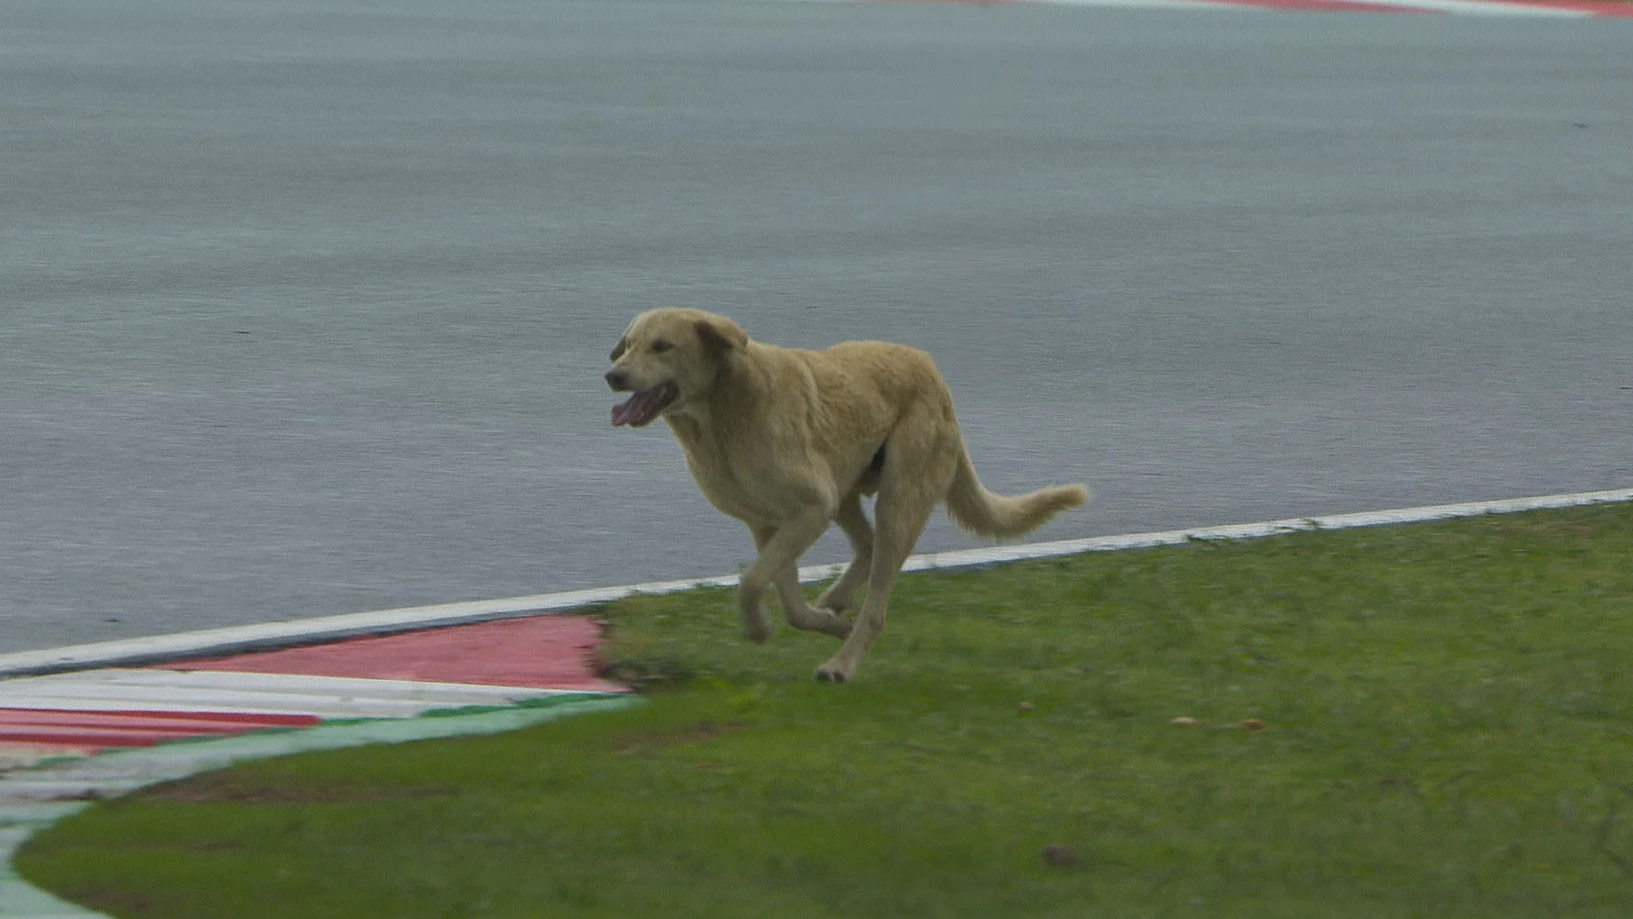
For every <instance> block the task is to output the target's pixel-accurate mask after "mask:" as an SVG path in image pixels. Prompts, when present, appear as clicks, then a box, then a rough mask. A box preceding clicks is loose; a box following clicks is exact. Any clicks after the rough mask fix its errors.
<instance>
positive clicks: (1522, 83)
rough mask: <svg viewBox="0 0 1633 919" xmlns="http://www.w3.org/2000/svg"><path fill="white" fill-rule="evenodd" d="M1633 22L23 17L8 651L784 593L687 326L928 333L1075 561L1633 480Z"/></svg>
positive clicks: (9, 79)
mask: <svg viewBox="0 0 1633 919" xmlns="http://www.w3.org/2000/svg"><path fill="white" fill-rule="evenodd" d="M1630 39H1633V21H1630V20H1623V21H1608V20H1600V21H1572V22H1554V21H1549V22H1541V21H1525V20H1482V19H1466V18H1460V17H1440V16H1404V15H1375V16H1374V15H1320V14H1317V15H1292V14H1285V15H1284V14H1267V13H1242V12H1235V11H1228V10H1219V11H1205V12H1150V11H1132V10H1099V9H1076V10H1074V9H1036V8H1018V7H996V8H992V7H987V8H974V7H964V6H946V5H936V4H899V5H898V4H886V5H877V6H874V5H860V4H816V3H810V4H807V3H742V2H674V0H670V2H649V3H643V2H632V0H616V2H609V0H584V2H550V0H538V2H528V3H471V2H464V0H438V2H431V0H426V2H404V3H361V2H358V3H349V2H328V0H323V2H318V0H314V2H295V0H291V2H274V3H257V4H220V3H217V2H214V0H197V2H189V0H155V2H152V3H144V4H139V5H132V4H126V3H119V2H112V0H109V2H100V3H98V2H78V0H50V2H43V0H41V2H10V0H8V2H6V3H4V5H0V86H3V87H5V91H4V92H3V93H0V154H3V155H0V215H3V219H0V473H3V475H4V489H3V490H0V651H9V650H20V649H26V648H37V647H45V646H51V645H58V644H66V643H72V642H82V641H93V640H101V639H107V638H117V637H125V636H132V635H143V634H155V633H160V632H167V631H175V630H181V629H194V628H203V627H210V626H221V625H233V624H240V623H250V622H259V621H267V620H274V619H288V618H296V617H302V616H311V615H320V614H329V613H339V612H347V611H355V610H365V609H378V608H384V607H392V606H402V605H412V604H423V603H433V602H441V601H451V600H463V599H478V598H486V597H503V596H511V595H517V594H528V593H538V592H544V591H554V590H565V589H571V588H577V587H587V586H599V585H608V584H619V583H628V582H633V581H642V580H649V579H656V578H666V577H681V576H688V575H704V574H718V573H723V572H729V571H732V570H735V568H736V567H737V566H738V565H739V564H741V563H742V562H744V561H746V560H747V559H748V558H749V555H750V541H749V538H748V534H747V532H746V530H744V529H743V528H742V527H741V526H740V525H739V524H737V523H736V522H734V521H731V520H729V519H727V518H724V517H722V516H720V515H719V514H718V513H716V512H715V511H714V510H713V509H712V508H710V507H709V506H708V505H707V503H706V502H705V501H704V500H703V498H702V497H701V496H700V495H699V494H698V492H697V489H696V487H695V486H694V485H693V484H692V483H691V481H690V479H689V477H688V476H687V474H686V472H685V470H684V467H683V465H682V461H681V457H680V453H679V449H678V448H677V447H676V446H675V444H674V443H673V441H672V439H671V438H670V436H669V435H668V433H667V432H666V431H665V430H663V429H662V428H661V427H654V428H651V429H648V430H645V431H640V432H631V431H628V430H614V429H613V428H612V427H611V426H610V425H609V409H610V407H611V405H612V404H613V402H614V396H613V395H612V394H610V393H609V392H608V391H607V390H606V388H605V385H604V384H603V382H602V380H601V374H602V373H603V372H604V370H605V367H606V357H607V352H608V350H609V348H610V347H611V345H612V343H613V342H614V340H615V339H616V338H617V336H618V333H619V332H620V331H621V330H622V328H623V326H624V324H625V323H626V322H627V320H628V319H629V317H630V316H632V315H633V314H634V313H636V312H637V311H639V310H642V309H645V308H648V307H652V306H657V305H665V304H687V305H695V306H702V307H705V308H709V309H714V310H718V311H720V312H724V313H727V314H730V315H732V316H734V317H735V318H737V319H738V320H739V321H741V322H742V324H743V325H744V326H745V327H746V328H747V329H748V330H749V332H750V333H751V334H752V335H755V336H756V337H759V338H762V339H765V340H769V341H774V342H778V343H781V344H788V345H800V346H820V345H823V344H826V343H830V342H833V341H837V340H841V339H845V338H858V337H865V338H883V339H892V340H897V341H904V342H908V343H911V344H914V345H918V346H920V347H924V348H927V349H929V350H931V351H932V352H934V353H935V354H936V356H937V359H938V361H939V362H940V364H941V367H942V369H943V371H944V373H945V374H946V375H947V377H948V378H949V380H950V382H951V385H952V388H953V391H954V394H955V396H956V398H957V399H958V404H959V409H960V416H961V418H962V421H963V423H964V427H965V432H966V436H967V438H968V440H969V443H970V449H971V452H972V454H973V456H974V458H975V462H976V466H977V468H978V469H979V470H980V472H981V474H982V477H983V478H984V479H985V480H986V482H987V484H988V485H989V486H991V487H993V488H995V489H998V490H1009V491H1015V490H1022V489H1029V488H1032V487H1036V486H1039V485H1043V484H1047V483H1053V482H1062V481H1082V482H1085V483H1087V484H1088V485H1090V486H1091V487H1092V488H1093V489H1094V490H1095V501H1094V502H1093V503H1092V504H1091V505H1090V506H1089V507H1088V508H1087V509H1086V510H1085V511H1082V512H1078V513H1076V514H1073V515H1071V516H1068V517H1066V518H1063V519H1061V520H1060V521H1058V522H1056V523H1054V524H1052V525H1051V526H1050V527H1048V528H1046V529H1045V530H1044V531H1042V532H1041V533H1040V534H1038V536H1037V537H1036V538H1042V539H1051V538H1069V537H1078V536H1089V535H1096V534H1106V533H1115V532H1129V531H1138V530H1150V529H1168V528H1177V527H1183V526H1192V525H1207V524H1222V523H1235V522H1244V521H1252V520H1260V519H1268V518H1279V517H1288V516H1300V515H1316V514H1326V513H1340V512H1346V511H1357V510H1368V509H1376V508H1385V507H1396V506H1405V505H1416V504H1429V503H1440V502H1450V501H1462V500H1477V499H1485V498H1499V497H1511V496H1518V495H1527V494H1542V493H1551V492H1561V491H1580V490H1591V489H1600V488H1612V487H1624V486H1627V485H1629V484H1633V425H1630V423H1629V418H1630V416H1633V298H1630V296H1629V294H1628V291H1629V290H1633V218H1630V215H1633V152H1630V151H1633V94H1630V93H1629V91H1628V87H1629V86H1630V85H1633V55H1630V54H1628V53H1627V48H1628V47H1629V43H1630ZM969 545H971V542H970V541H969V540H968V539H967V538H966V537H964V536H962V535H961V534H959V533H958V532H956V531H955V530H954V529H953V528H952V527H951V526H950V525H949V524H947V522H946V521H945V520H943V519H938V520H937V521H936V523H935V524H934V525H933V526H932V529H931V530H930V531H929V532H928V533H927V534H926V536H925V538H924V540H923V541H921V543H920V548H921V549H923V550H937V549H947V548H956V547H964V546H969ZM840 555H841V543H840V542H839V540H838V539H837V538H832V537H830V539H829V540H828V541H825V542H824V543H822V544H820V545H819V547H818V548H817V550H816V551H815V552H814V553H813V554H812V556H810V559H809V560H811V561H821V560H834V559H837V558H839V557H840Z"/></svg>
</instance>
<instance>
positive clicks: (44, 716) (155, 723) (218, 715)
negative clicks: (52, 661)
mask: <svg viewBox="0 0 1633 919" xmlns="http://www.w3.org/2000/svg"><path fill="white" fill-rule="evenodd" d="M318 723H319V719H318V718H315V717H313V716H311V715H258V714H240V713H237V712H140V711H133V712H102V711H57V710H53V709H28V708H0V744H10V745H13V746H60V747H69V748H74V749H76V750H87V749H89V750H101V749H105V748H108V747H146V746H151V745H153V744H156V743H158V742H160V741H163V740H180V739H182V738H186V737H203V736H207V735H217V734H241V733H243V732H245V731H256V730H261V729H264V728H276V727H311V726H312V725H315V724H318Z"/></svg>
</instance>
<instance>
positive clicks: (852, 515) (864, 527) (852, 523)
mask: <svg viewBox="0 0 1633 919" xmlns="http://www.w3.org/2000/svg"><path fill="white" fill-rule="evenodd" d="M835 520H836V522H838V524H839V528H840V529H841V530H844V531H845V538H846V539H848V540H850V544H851V552H852V557H851V563H850V564H849V565H847V566H846V567H845V573H844V574H841V575H840V576H839V580H837V581H835V582H833V584H831V585H829V586H828V589H827V590H824V591H823V592H822V596H820V597H818V598H817V602H816V605H817V608H818V609H827V610H832V611H834V612H836V613H840V612H844V611H845V610H847V609H849V608H850V605H851V599H852V598H853V597H855V596H856V588H858V587H861V586H862V585H863V584H864V583H866V582H867V579H868V575H869V574H870V573H871V572H872V571H873V525H872V524H870V523H868V518H867V515H866V514H864V513H862V494H861V492H858V491H853V492H851V493H850V494H848V495H846V496H845V497H844V498H843V499H842V500H841V501H840V502H839V516H838V517H836V518H835Z"/></svg>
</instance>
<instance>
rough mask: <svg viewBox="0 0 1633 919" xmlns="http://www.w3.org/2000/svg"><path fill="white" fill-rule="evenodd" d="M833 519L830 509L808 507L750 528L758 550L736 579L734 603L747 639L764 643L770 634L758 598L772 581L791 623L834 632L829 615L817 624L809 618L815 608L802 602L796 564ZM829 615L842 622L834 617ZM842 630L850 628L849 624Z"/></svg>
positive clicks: (814, 613) (769, 628)
mask: <svg viewBox="0 0 1633 919" xmlns="http://www.w3.org/2000/svg"><path fill="white" fill-rule="evenodd" d="M832 519H833V516H832V512H831V511H828V510H827V509H826V508H820V507H819V508H813V509H807V510H806V511H804V512H803V513H801V514H799V515H798V516H796V517H793V518H791V519H789V520H786V521H784V522H783V523H782V524H780V525H778V526H774V527H772V526H757V527H753V531H754V545H755V547H756V548H758V549H759V550H760V554H759V557H757V558H755V559H754V563H753V564H751V565H749V566H748V568H746V569H744V571H743V574H742V576H741V577H739V578H738V580H737V603H738V607H739V610H740V612H741V614H742V618H743V632H744V633H745V634H746V635H748V638H749V640H750V641H754V642H763V641H765V640H766V639H767V638H770V637H771V623H770V622H768V621H767V620H766V617H765V608H764V606H763V605H762V603H761V600H762V598H763V597H764V596H765V589H766V587H767V586H769V585H770V584H772V583H773V582H774V583H776V585H777V593H778V595H779V598H780V599H781V600H782V604H783V613H784V615H785V616H787V618H788V621H789V623H790V624H791V625H793V626H795V627H797V628H801V629H811V630H814V631H823V632H828V633H829V634H835V633H836V629H837V628H838V627H837V626H836V625H834V623H832V622H829V621H827V620H828V618H829V617H822V619H823V621H822V622H820V623H819V622H816V621H814V620H813V619H812V617H813V616H815V615H816V614H817V611H816V610H812V609H811V608H810V607H808V606H807V605H806V604H805V598H804V597H803V596H802V595H801V594H800V592H799V577H798V573H797V567H796V566H797V565H798V564H799V559H800V556H802V555H804V554H805V550H806V549H809V548H811V544H812V543H814V542H816V541H817V538H818V537H820V536H821V535H822V532H823V531H824V530H826V529H827V528H828V523H829V522H830V521H831V520H832ZM830 615H831V614H830ZM831 618H832V619H834V620H837V621H838V622H841V623H843V622H844V620H843V619H839V617H837V616H831ZM845 630H846V631H847V632H848V631H849V626H848V624H847V625H846V626H845ZM841 634H842V633H841Z"/></svg>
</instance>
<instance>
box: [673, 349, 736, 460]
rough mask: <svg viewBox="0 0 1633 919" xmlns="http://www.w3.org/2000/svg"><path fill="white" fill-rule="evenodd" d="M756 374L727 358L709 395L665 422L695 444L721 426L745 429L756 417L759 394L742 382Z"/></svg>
mask: <svg viewBox="0 0 1633 919" xmlns="http://www.w3.org/2000/svg"><path fill="white" fill-rule="evenodd" d="M748 347H750V348H753V347H755V343H754V342H750V343H749V344H748ZM755 372H756V370H755V368H754V366H753V365H752V364H751V363H749V362H747V361H740V360H736V359H733V358H731V357H727V358H725V359H724V360H722V361H721V362H720V365H719V369H718V370H717V372H716V373H715V378H714V383H713V385H711V386H710V387H709V391H708V393H706V394H705V395H704V396H703V397H702V398H699V399H692V400H689V401H688V402H687V403H686V404H685V405H682V406H679V407H677V408H676V409H675V410H674V411H672V412H669V413H668V414H666V415H664V420H665V421H668V422H669V427H670V428H671V429H672V430H674V432H675V436H677V437H679V438H681V439H682V440H693V441H697V440H701V439H704V438H706V437H707V436H708V435H709V433H710V432H711V431H712V430H713V429H714V428H715V426H716V425H717V424H718V423H721V422H724V421H727V420H729V421H730V422H731V423H733V424H736V425H741V424H742V423H743V422H745V421H747V420H748V419H751V418H753V417H755V415H756V410H757V405H756V401H757V400H756V398H755V394H756V393H757V392H758V391H759V390H758V387H756V386H754V385H744V382H745V381H743V380H741V379H738V378H739V377H741V376H743V375H746V374H753V373H755Z"/></svg>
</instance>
